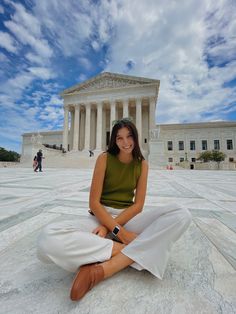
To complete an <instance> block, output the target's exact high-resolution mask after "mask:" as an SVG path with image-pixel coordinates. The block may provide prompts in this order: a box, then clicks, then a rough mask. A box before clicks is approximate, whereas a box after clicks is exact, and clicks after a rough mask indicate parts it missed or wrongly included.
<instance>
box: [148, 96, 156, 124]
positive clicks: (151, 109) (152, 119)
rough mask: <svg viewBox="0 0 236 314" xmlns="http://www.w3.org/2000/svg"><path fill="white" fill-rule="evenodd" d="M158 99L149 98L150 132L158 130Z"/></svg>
mask: <svg viewBox="0 0 236 314" xmlns="http://www.w3.org/2000/svg"><path fill="white" fill-rule="evenodd" d="M155 111H156V98H155V97H151V98H149V130H152V129H155V128H156V115H155Z"/></svg>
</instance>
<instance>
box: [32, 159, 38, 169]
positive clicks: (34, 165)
mask: <svg viewBox="0 0 236 314" xmlns="http://www.w3.org/2000/svg"><path fill="white" fill-rule="evenodd" d="M37 166H38V161H37V156H34V159H33V169H34V171H35V169H36V167H37ZM36 171H37V170H36Z"/></svg>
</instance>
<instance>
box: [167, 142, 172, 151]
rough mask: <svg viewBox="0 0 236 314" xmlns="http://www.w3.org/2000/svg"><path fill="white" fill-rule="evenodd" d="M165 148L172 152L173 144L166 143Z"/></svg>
mask: <svg viewBox="0 0 236 314" xmlns="http://www.w3.org/2000/svg"><path fill="white" fill-rule="evenodd" d="M167 147H168V150H173V142H172V141H168V143H167Z"/></svg>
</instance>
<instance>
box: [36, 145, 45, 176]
mask: <svg viewBox="0 0 236 314" xmlns="http://www.w3.org/2000/svg"><path fill="white" fill-rule="evenodd" d="M43 158H44V157H43V153H42V149H40V150H39V151H38V152H37V162H38V165H37V166H36V168H35V169H34V171H35V172H37V170H38V169H39V172H42V159H43Z"/></svg>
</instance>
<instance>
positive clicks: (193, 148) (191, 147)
mask: <svg viewBox="0 0 236 314" xmlns="http://www.w3.org/2000/svg"><path fill="white" fill-rule="evenodd" d="M195 149H196V146H195V141H190V150H195Z"/></svg>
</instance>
